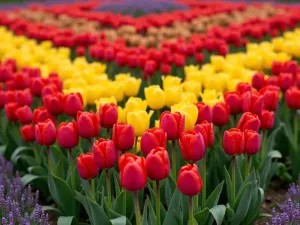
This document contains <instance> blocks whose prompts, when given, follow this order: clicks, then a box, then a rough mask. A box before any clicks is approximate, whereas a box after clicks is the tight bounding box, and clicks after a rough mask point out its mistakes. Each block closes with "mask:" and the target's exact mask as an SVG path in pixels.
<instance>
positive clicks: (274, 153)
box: [268, 150, 282, 159]
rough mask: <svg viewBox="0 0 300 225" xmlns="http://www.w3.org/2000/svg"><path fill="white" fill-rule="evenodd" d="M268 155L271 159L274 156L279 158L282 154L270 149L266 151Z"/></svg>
mask: <svg viewBox="0 0 300 225" xmlns="http://www.w3.org/2000/svg"><path fill="white" fill-rule="evenodd" d="M268 156H269V157H271V159H274V158H277V159H280V158H282V154H281V153H280V152H279V151H277V150H272V151H270V152H269V153H268Z"/></svg>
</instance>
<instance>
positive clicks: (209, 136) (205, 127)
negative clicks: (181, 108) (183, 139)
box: [194, 120, 215, 148]
mask: <svg viewBox="0 0 300 225" xmlns="http://www.w3.org/2000/svg"><path fill="white" fill-rule="evenodd" d="M194 131H195V132H196V133H200V134H202V137H203V139H204V142H205V147H206V148H209V147H211V146H212V145H213V144H214V140H215V134H214V126H213V124H212V123H209V122H207V121H206V120H205V121H203V122H202V123H200V124H197V125H196V126H195V127H194Z"/></svg>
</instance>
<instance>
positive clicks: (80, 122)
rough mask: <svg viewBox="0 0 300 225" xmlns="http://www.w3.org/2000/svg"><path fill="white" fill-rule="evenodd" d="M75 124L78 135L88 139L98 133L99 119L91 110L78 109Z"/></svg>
mask: <svg viewBox="0 0 300 225" xmlns="http://www.w3.org/2000/svg"><path fill="white" fill-rule="evenodd" d="M77 126H78V133H79V136H80V137H83V138H87V139H90V138H93V137H97V136H98V135H99V132H100V121H99V117H98V116H97V115H96V114H95V113H94V112H93V111H90V112H81V111H79V112H78V113H77Z"/></svg>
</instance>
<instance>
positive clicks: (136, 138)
mask: <svg viewBox="0 0 300 225" xmlns="http://www.w3.org/2000/svg"><path fill="white" fill-rule="evenodd" d="M138 138H139V137H135V146H134V149H135V153H136V154H137V153H138V149H137V146H138V145H137V143H138Z"/></svg>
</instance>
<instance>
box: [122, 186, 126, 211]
mask: <svg viewBox="0 0 300 225" xmlns="http://www.w3.org/2000/svg"><path fill="white" fill-rule="evenodd" d="M123 192H124V194H123V199H122V209H123V210H122V212H123V216H126V190H125V189H124V188H123Z"/></svg>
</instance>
